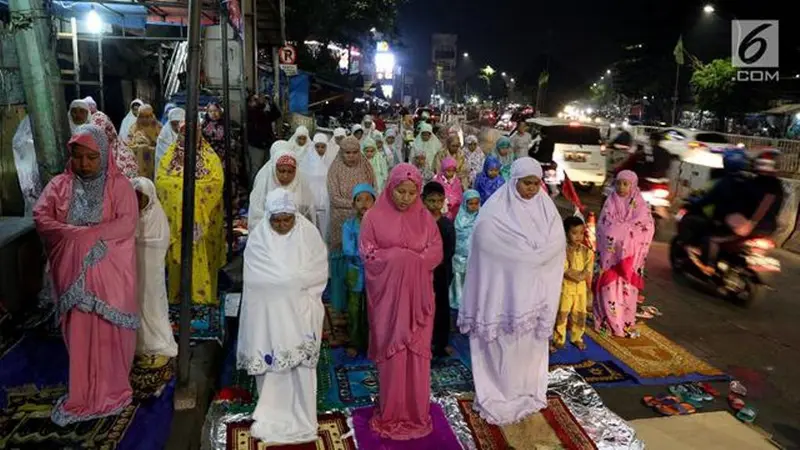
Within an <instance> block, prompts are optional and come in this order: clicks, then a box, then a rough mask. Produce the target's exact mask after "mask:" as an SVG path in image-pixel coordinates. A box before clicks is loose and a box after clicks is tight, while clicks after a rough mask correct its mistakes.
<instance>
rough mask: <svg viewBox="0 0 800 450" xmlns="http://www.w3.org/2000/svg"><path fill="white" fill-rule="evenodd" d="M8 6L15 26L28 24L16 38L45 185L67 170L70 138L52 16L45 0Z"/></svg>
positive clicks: (12, 1) (13, 2)
mask: <svg viewBox="0 0 800 450" xmlns="http://www.w3.org/2000/svg"><path fill="white" fill-rule="evenodd" d="M8 7H9V11H10V16H11V22H12V23H26V22H27V23H26V25H24V26H22V27H20V28H17V29H15V30H14V31H13V35H14V43H15V45H16V48H17V57H18V59H19V71H20V77H21V78H22V84H23V89H24V91H25V101H26V103H27V106H28V108H27V109H28V114H29V115H30V116H31V128H32V130H33V141H34V143H35V144H36V145H35V147H36V160H37V162H38V164H39V173H40V176H41V180H42V186H44V185H46V184H47V182H48V181H50V179H51V178H52V177H54V176H56V175H58V174H60V173H61V172H62V171H63V170H64V148H65V147H66V145H67V140H68V137H69V125H68V124H67V106H66V104H65V102H64V90H63V88H62V85H61V72H60V71H59V68H58V63H57V62H56V53H55V49H54V48H53V46H52V43H53V41H52V40H51V31H52V23H51V21H50V14H51V13H50V11H49V10H48V9H47V8H46V7H45V1H44V0H10V1H9V4H8Z"/></svg>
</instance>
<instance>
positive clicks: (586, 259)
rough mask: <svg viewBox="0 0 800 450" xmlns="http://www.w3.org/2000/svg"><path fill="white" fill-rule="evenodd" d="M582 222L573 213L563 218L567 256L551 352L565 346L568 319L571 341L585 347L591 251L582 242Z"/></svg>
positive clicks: (592, 260) (592, 255)
mask: <svg viewBox="0 0 800 450" xmlns="http://www.w3.org/2000/svg"><path fill="white" fill-rule="evenodd" d="M584 231H585V225H584V223H583V220H582V219H581V218H579V217H576V216H571V217H567V218H566V219H564V232H565V233H566V235H567V259H566V260H565V261H564V281H563V282H562V285H561V300H560V301H559V304H558V315H557V316H556V329H555V332H554V333H553V344H552V345H551V347H550V351H551V352H555V351H556V350H558V349H560V348H562V347H564V344H565V343H566V341H567V322H568V321H569V323H570V327H569V334H570V342H572V343H573V344H574V345H575V346H576V347H578V348H579V349H580V350H585V349H586V345H585V344H584V343H583V333H584V331H585V330H586V313H587V311H586V306H587V305H586V304H587V299H588V292H589V286H590V285H591V282H592V269H593V268H594V253H593V252H592V251H591V249H589V247H586V246H585V245H583V242H584V237H585V234H584Z"/></svg>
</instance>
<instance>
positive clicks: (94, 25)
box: [86, 6, 103, 34]
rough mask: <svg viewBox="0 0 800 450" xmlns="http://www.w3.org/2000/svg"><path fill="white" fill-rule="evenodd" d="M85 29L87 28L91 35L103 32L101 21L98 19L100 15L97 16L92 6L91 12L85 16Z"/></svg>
mask: <svg viewBox="0 0 800 450" xmlns="http://www.w3.org/2000/svg"><path fill="white" fill-rule="evenodd" d="M86 27H87V28H89V32H90V33H93V34H99V33H102V32H103V19H102V18H101V17H100V14H97V11H95V10H94V6H93V7H92V10H91V11H89V14H87V15H86Z"/></svg>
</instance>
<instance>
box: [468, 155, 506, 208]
mask: <svg viewBox="0 0 800 450" xmlns="http://www.w3.org/2000/svg"><path fill="white" fill-rule="evenodd" d="M501 167H502V164H500V160H499V159H497V157H495V156H494V155H489V156H487V157H486V159H485V160H484V162H483V171H482V172H481V173H479V174H478V176H477V177H475V185H474V188H475V190H476V191H478V193H479V194H480V195H481V205H482V204H484V203H486V200H489V197H491V196H492V194H494V193H495V191H497V190H498V189H500V187H501V186H502V185H504V184H505V180H504V179H503V177H501V176H500V168H501Z"/></svg>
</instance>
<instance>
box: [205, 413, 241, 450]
mask: <svg viewBox="0 0 800 450" xmlns="http://www.w3.org/2000/svg"><path fill="white" fill-rule="evenodd" d="M241 410H242V408H241V407H240V406H239V407H237V408H236V409H235V410H232V408H231V407H230V404H229V403H228V402H212V403H211V406H209V408H208V412H207V413H206V420H205V423H203V435H202V438H201V442H200V449H201V450H225V446H226V445H227V443H228V424H229V423H234V422H243V421H245V420H250V418H251V415H252V413H251V412H239V411H241Z"/></svg>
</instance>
